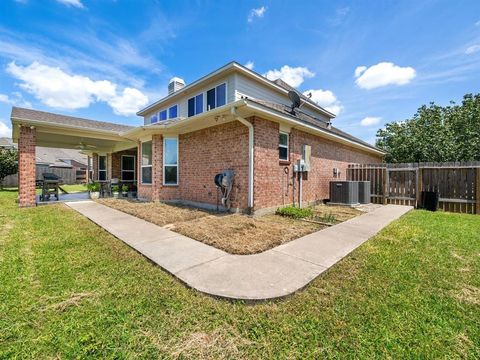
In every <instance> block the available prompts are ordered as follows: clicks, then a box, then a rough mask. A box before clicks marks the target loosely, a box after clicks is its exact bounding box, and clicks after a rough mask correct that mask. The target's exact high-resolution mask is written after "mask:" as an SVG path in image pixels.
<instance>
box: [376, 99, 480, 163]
mask: <svg viewBox="0 0 480 360" xmlns="http://www.w3.org/2000/svg"><path fill="white" fill-rule="evenodd" d="M377 146H378V147H379V148H381V149H383V150H385V151H386V152H387V155H386V157H385V161H386V162H390V163H399V162H402V163H403V162H429V161H438V162H444V161H474V160H477V161H478V160H480V94H475V95H472V94H467V95H465V96H464V97H463V101H462V104H461V105H457V104H455V103H453V102H452V103H451V104H450V105H449V106H445V107H442V106H438V105H435V104H434V103H430V105H429V106H426V105H423V106H421V107H420V108H419V109H418V110H417V113H416V114H415V115H414V116H413V118H411V119H408V120H406V121H403V122H392V123H389V124H387V125H386V126H385V128H383V129H380V130H378V132H377Z"/></svg>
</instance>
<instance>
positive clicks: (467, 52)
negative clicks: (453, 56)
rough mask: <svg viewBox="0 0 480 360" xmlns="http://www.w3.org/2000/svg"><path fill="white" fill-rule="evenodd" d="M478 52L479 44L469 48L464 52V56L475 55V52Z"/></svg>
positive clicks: (479, 49)
mask: <svg viewBox="0 0 480 360" xmlns="http://www.w3.org/2000/svg"><path fill="white" fill-rule="evenodd" d="M479 51H480V44H476V45H472V46H469V47H468V48H467V49H466V50H465V54H467V55H471V54H475V53H476V52H479Z"/></svg>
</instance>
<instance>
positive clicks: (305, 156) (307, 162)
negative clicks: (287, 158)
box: [302, 145, 312, 171]
mask: <svg viewBox="0 0 480 360" xmlns="http://www.w3.org/2000/svg"><path fill="white" fill-rule="evenodd" d="M311 157H312V147H311V146H310V145H303V146H302V160H303V171H310V170H311Z"/></svg>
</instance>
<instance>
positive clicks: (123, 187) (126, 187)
mask: <svg viewBox="0 0 480 360" xmlns="http://www.w3.org/2000/svg"><path fill="white" fill-rule="evenodd" d="M122 192H124V193H126V192H128V185H122Z"/></svg>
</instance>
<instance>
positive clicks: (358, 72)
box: [355, 66, 367, 77]
mask: <svg viewBox="0 0 480 360" xmlns="http://www.w3.org/2000/svg"><path fill="white" fill-rule="evenodd" d="M365 70H367V67H366V66H357V68H356V69H355V77H359V76H360V75H362V73H363V72H364V71H365Z"/></svg>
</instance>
